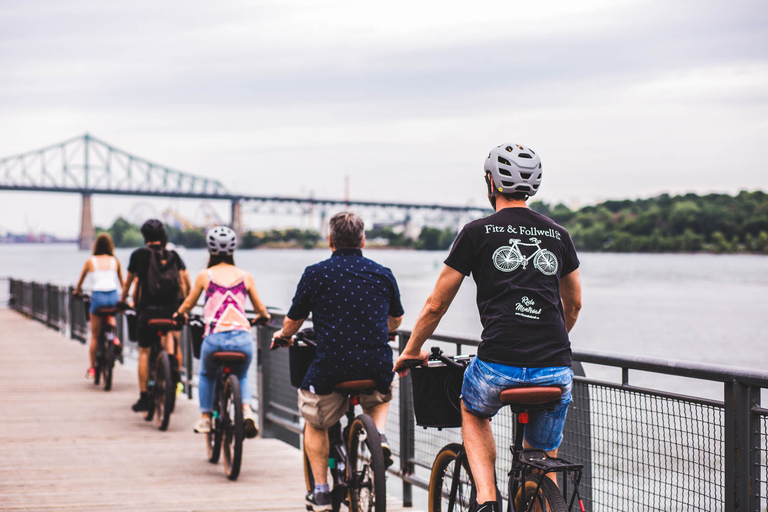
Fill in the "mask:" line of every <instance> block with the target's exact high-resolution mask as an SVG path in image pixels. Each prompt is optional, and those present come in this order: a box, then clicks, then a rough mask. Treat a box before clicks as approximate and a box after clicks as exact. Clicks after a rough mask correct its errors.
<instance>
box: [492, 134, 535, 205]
mask: <svg viewBox="0 0 768 512" xmlns="http://www.w3.org/2000/svg"><path fill="white" fill-rule="evenodd" d="M484 169H485V180H486V183H487V184H488V197H489V198H490V199H491V204H493V203H495V198H494V197H493V196H495V195H496V194H497V193H501V194H513V193H515V192H521V193H523V194H527V195H528V196H532V195H534V194H535V193H536V192H537V191H538V190H539V185H541V158H539V155H537V154H536V153H534V151H533V150H532V149H531V148H529V147H526V146H521V145H520V144H502V145H501V146H499V147H496V148H493V149H492V150H491V152H490V153H488V158H486V159H485V167H484ZM488 174H490V175H491V176H492V177H493V188H491V181H490V180H489V179H488Z"/></svg>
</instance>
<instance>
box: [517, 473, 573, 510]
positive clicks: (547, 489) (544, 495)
mask: <svg viewBox="0 0 768 512" xmlns="http://www.w3.org/2000/svg"><path fill="white" fill-rule="evenodd" d="M539 482H541V488H539ZM536 489H539V491H538V492H536ZM521 498H522V499H521ZM529 510H532V511H534V512H567V511H568V507H567V506H566V504H565V498H563V493H562V492H561V491H560V488H559V487H557V484H556V483H555V482H553V481H552V480H551V479H550V478H549V477H546V476H533V477H531V480H528V481H527V482H526V485H525V493H524V495H523V494H522V493H520V492H519V491H518V496H517V498H516V499H515V512H527V511H529Z"/></svg>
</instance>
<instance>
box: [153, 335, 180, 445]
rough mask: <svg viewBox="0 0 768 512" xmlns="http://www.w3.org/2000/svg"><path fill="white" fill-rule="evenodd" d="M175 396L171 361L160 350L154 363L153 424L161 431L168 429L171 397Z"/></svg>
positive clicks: (171, 404) (166, 353) (171, 403)
mask: <svg viewBox="0 0 768 512" xmlns="http://www.w3.org/2000/svg"><path fill="white" fill-rule="evenodd" d="M174 398H176V388H175V387H174V386H173V379H172V378H171V362H170V360H169V356H168V352H166V351H165V350H162V351H161V352H160V353H159V354H158V355H157V361H156V364H155V389H154V402H155V424H156V425H157V428H158V429H159V430H161V431H165V430H168V424H169V423H170V421H171V411H173V399H174Z"/></svg>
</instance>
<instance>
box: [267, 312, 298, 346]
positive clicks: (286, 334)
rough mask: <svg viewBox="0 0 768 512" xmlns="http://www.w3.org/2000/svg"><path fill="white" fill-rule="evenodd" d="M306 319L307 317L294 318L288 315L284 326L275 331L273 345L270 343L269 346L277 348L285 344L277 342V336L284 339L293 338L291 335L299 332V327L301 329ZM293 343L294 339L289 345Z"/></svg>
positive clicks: (284, 320)
mask: <svg viewBox="0 0 768 512" xmlns="http://www.w3.org/2000/svg"><path fill="white" fill-rule="evenodd" d="M304 320H306V318H302V319H301V320H294V319H292V318H288V316H287V315H286V316H285V317H284V318H283V328H282V329H280V330H279V331H275V333H274V334H273V335H272V345H270V347H269V348H275V347H277V346H280V347H282V346H284V345H282V344H276V343H275V339H276V338H282V339H284V340H291V336H293V335H294V334H296V333H297V332H299V329H301V326H302V324H303V323H304ZM292 344H293V340H291V341H290V343H289V345H292Z"/></svg>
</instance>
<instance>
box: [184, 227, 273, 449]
mask: <svg viewBox="0 0 768 512" xmlns="http://www.w3.org/2000/svg"><path fill="white" fill-rule="evenodd" d="M206 242H207V244H208V251H209V252H210V258H209V260H208V268H207V269H206V270H202V271H200V273H199V274H198V275H197V278H196V279H195V284H194V286H193V287H192V291H190V293H189V295H188V296H187V298H186V299H184V303H183V304H182V305H181V306H179V310H178V312H177V313H176V314H177V315H184V314H186V313H188V312H189V311H191V310H192V308H194V307H195V305H196V304H197V301H198V299H199V298H200V295H202V293H203V292H205V305H204V306H203V318H204V321H205V334H204V336H205V337H204V338H203V346H202V347H201V349H200V385H199V387H198V392H199V397H200V413H201V418H200V420H199V421H198V422H197V423H196V424H195V428H194V430H195V432H198V433H201V434H205V433H208V432H210V430H211V411H212V409H213V398H214V397H213V393H214V378H215V376H216V364H215V363H214V362H213V359H212V357H213V354H214V353H215V352H219V351H227V352H242V353H244V354H245V355H246V362H245V363H244V364H242V365H241V366H240V367H233V368H232V369H233V370H234V371H233V373H234V374H235V375H237V377H238V379H239V380H240V390H241V392H242V399H243V419H244V420H245V435H246V437H255V436H256V435H257V434H258V429H257V428H256V421H255V419H254V417H253V411H252V410H251V386H250V383H249V382H248V368H249V367H250V365H251V361H252V360H253V336H252V335H251V324H250V323H249V322H248V318H247V317H246V316H245V302H246V298H250V299H251V304H253V309H254V310H256V312H257V313H258V315H259V317H266V318H269V313H267V309H266V308H265V307H264V304H263V303H262V302H261V300H260V299H259V295H258V294H257V293H256V285H255V284H254V282H253V278H252V277H251V275H250V274H248V272H245V271H243V270H240V269H239V268H237V267H236V266H235V260H234V258H233V256H232V255H233V253H234V252H235V248H236V247H237V235H236V234H235V232H234V231H232V230H231V229H229V228H227V227H217V228H213V229H212V230H210V231H209V232H208V233H207V234H206ZM174 316H175V315H174Z"/></svg>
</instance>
